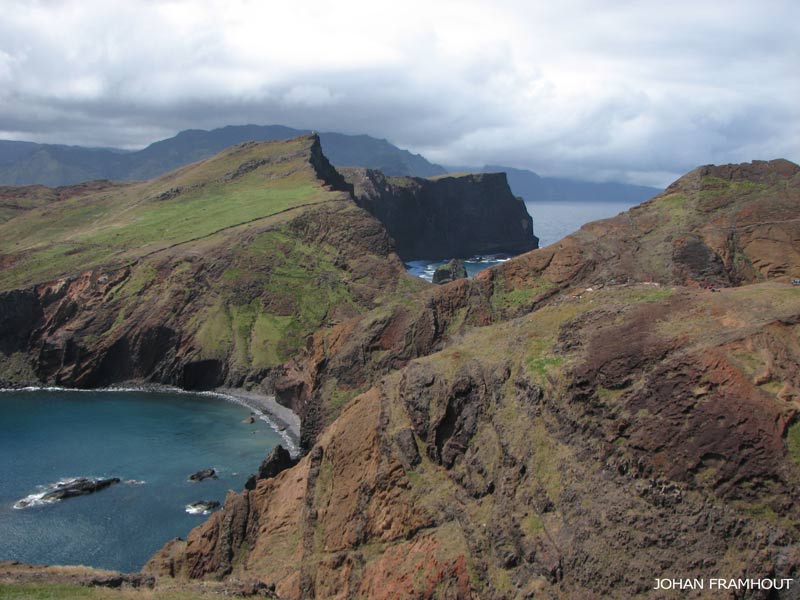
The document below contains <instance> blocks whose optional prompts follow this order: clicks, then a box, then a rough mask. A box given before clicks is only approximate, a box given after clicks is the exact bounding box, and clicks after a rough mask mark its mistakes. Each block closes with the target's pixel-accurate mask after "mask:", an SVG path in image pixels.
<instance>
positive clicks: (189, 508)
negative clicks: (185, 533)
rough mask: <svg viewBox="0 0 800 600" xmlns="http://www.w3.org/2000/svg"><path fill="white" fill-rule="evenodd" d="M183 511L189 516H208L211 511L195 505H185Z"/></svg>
mask: <svg viewBox="0 0 800 600" xmlns="http://www.w3.org/2000/svg"><path fill="white" fill-rule="evenodd" d="M185 510H186V512H187V513H189V514H190V515H210V514H211V510H210V509H208V508H206V507H205V506H198V505H197V504H187V505H186V507H185Z"/></svg>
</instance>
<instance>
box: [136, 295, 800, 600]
mask: <svg viewBox="0 0 800 600" xmlns="http://www.w3.org/2000/svg"><path fill="white" fill-rule="evenodd" d="M661 292H662V290H661V289H659V288H656V287H653V286H645V285H640V286H623V287H617V288H608V289H606V290H603V291H600V292H596V293H589V294H586V295H585V296H584V297H583V298H580V299H578V298H575V299H571V300H565V301H564V302H562V303H561V304H558V305H556V306H551V307H547V308H543V309H540V310H539V311H536V312H535V313H533V314H531V315H528V316H525V317H520V318H517V319H513V320H511V321H509V322H507V323H499V324H497V325H494V326H491V327H484V328H478V329H475V330H473V331H472V332H470V333H468V334H466V335H465V336H464V337H463V338H462V339H461V340H460V341H458V342H453V343H451V344H449V345H448V346H447V347H446V348H445V349H444V350H442V351H441V352H438V353H434V354H432V355H430V356H428V357H424V358H418V359H416V360H412V361H411V362H409V363H408V364H407V365H406V366H405V367H404V368H403V369H401V370H399V371H398V372H395V373H392V374H390V375H388V376H387V377H385V378H384V379H383V380H381V381H380V382H379V383H378V384H377V385H375V386H374V387H373V388H372V389H370V390H369V391H368V392H367V393H365V394H363V395H361V396H359V397H358V398H357V399H355V400H353V401H352V402H351V403H350V404H349V405H348V406H347V407H346V408H345V409H344V411H343V412H342V414H341V415H340V416H339V418H338V419H336V421H334V423H333V424H332V425H330V426H329V427H328V428H327V429H325V431H324V432H323V433H322V434H321V435H320V436H319V440H318V442H317V444H316V445H315V446H314V447H313V448H312V449H311V451H310V452H309V454H308V455H307V456H306V457H305V458H304V459H303V460H302V461H301V463H300V464H299V465H298V466H297V467H294V468H292V469H289V470H287V471H283V472H282V473H280V475H278V476H277V477H276V478H274V479H267V480H262V481H261V482H259V483H258V485H257V487H256V490H255V492H244V493H243V494H242V495H239V496H232V497H230V498H229V500H228V502H227V504H226V507H225V509H224V510H223V511H222V512H221V513H219V514H218V515H215V517H214V518H213V519H212V520H211V521H209V523H207V524H205V525H203V526H202V527H200V528H198V529H197V530H195V531H194V532H193V533H192V534H191V535H190V537H189V539H188V541H187V543H186V546H185V548H184V547H183V546H182V545H180V544H176V545H173V546H172V547H169V548H167V549H165V551H164V553H163V554H162V555H160V556H159V557H158V558H157V559H156V560H154V562H153V563H152V564H151V570H153V571H155V572H161V573H164V572H169V571H168V570H166V571H165V570H164V569H163V567H161V566H159V565H163V563H164V562H165V557H168V558H167V559H166V560H167V562H168V563H169V564H172V565H178V566H177V567H173V569H172V570H173V571H174V572H179V573H180V572H183V573H187V574H188V575H190V576H192V577H211V578H216V577H219V576H231V577H234V578H258V579H261V580H263V581H265V582H267V583H273V582H274V583H276V584H277V586H278V587H277V590H278V593H279V594H280V595H281V596H282V597H287V598H310V597H319V598H327V597H340V598H367V597H377V598H391V597H408V598H430V597H439V598H464V597H479V598H508V597H519V598H524V597H530V596H531V595H534V596H542V597H554V598H555V597H563V596H565V595H566V596H569V597H575V598H591V597H598V596H600V597H626V598H629V597H647V594H648V593H649V588H650V587H652V578H653V577H654V576H657V575H659V574H662V573H671V572H673V571H675V572H680V573H681V574H684V575H685V576H686V577H710V576H721V577H743V576H748V577H762V576H763V577H766V576H775V577H787V576H792V575H791V574H792V573H794V572H795V569H797V568H799V567H800V537H798V533H797V531H796V528H795V527H794V525H792V523H796V522H797V518H798V516H800V515H798V513H797V506H799V504H798V503H797V500H798V499H800V498H798V496H799V495H800V493H799V490H800V488H798V483H800V465H798V463H797V462H795V459H793V458H792V457H791V456H790V455H789V453H788V452H787V450H786V446H785V443H784V436H785V432H786V428H787V426H788V424H789V423H791V422H793V420H794V419H796V415H797V410H798V406H800V404H798V400H799V399H800V388H798V381H797V372H798V367H799V366H800V344H798V338H797V319H798V315H800V295H798V294H797V293H796V291H795V290H794V289H793V288H791V287H790V286H786V285H782V284H779V283H768V284H757V285H754V286H745V287H742V288H736V289H730V290H725V291H723V292H719V293H712V292H710V291H704V290H692V289H689V288H683V289H677V290H675V291H670V292H669V293H668V294H662V293H661ZM642 297H644V300H642V299H641V298H642ZM637 298H639V299H637ZM732 315H736V316H737V320H733V319H732V318H731V317H732ZM699 323H703V324H704V328H700V327H698V324H699ZM705 328H707V330H708V331H710V332H713V334H709V333H708V332H707V331H706V330H705ZM548 344H552V347H550V346H548ZM767 350H768V353H767ZM754 356H757V357H760V358H758V359H757V361H756V362H753V360H754V359H753V358H752V357H754ZM470 357H472V358H470ZM777 357H780V360H779V361H778V360H777ZM759 365H763V366H759ZM767 365H771V366H770V367H769V369H768V370H769V372H770V375H769V380H767V375H766V371H765V369H767ZM778 365H780V366H778ZM769 382H773V383H775V384H780V385H770V383H769ZM259 491H261V495H257V496H254V493H256V494H258V493H259ZM279 494H281V495H280V496H279ZM245 513H246V514H247V515H248V516H247V525H246V527H245V529H246V531H247V532H248V533H247V535H249V536H252V537H247V539H246V541H245V543H243V544H240V545H239V546H238V548H239V550H238V552H239V554H236V552H237V551H234V554H233V556H232V557H230V558H225V557H228V556H229V551H228V548H230V547H232V545H233V546H235V545H236V540H238V539H240V534H239V533H238V532H239V531H241V530H242V526H240V525H238V524H239V523H241V520H240V517H239V516H237V515H241V514H245ZM227 523H230V524H231V525H230V526H228V525H227ZM276 527H283V528H285V529H281V530H280V531H281V533H280V534H278V533H274V532H273V528H276ZM292 528H296V529H294V530H293V529H292ZM290 531H292V532H293V533H292V535H293V537H292V538H291V539H292V540H293V541H292V544H293V545H292V546H291V548H287V547H286V543H287V542H286V541H282V540H285V539H286V538H287V537H288V536H289V535H290V534H289V532H290ZM219 548H221V549H222V551H221V552H222V554H221V555H220V551H219V550H218V549H219ZM219 556H222V558H215V557H219ZM289 557H291V558H289ZM170 561H171V562H170ZM665 576H666V575H665Z"/></svg>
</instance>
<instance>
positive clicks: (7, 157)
mask: <svg viewBox="0 0 800 600" xmlns="http://www.w3.org/2000/svg"><path fill="white" fill-rule="evenodd" d="M306 133H309V130H301V129H292V128H291V127H283V126H281V125H266V126H259V125H235V126H228V127H222V128H220V129H212V130H211V131H206V130H202V129H189V130H186V131H181V132H180V133H179V134H177V135H176V136H175V137H171V138H168V139H166V140H161V141H159V142H155V143H153V144H150V145H149V146H147V147H146V148H144V149H142V150H139V151H137V152H125V151H120V150H117V149H113V148H84V147H81V146H63V145H55V144H36V143H32V142H15V141H6V140H0V184H2V185H29V184H34V183H39V184H43V185H49V186H59V185H70V184H74V183H79V182H82V181H87V180H91V179H112V180H118V181H139V180H144V179H151V178H153V177H157V176H159V175H162V174H163V173H166V172H168V171H171V170H173V169H176V168H177V167H180V166H183V165H185V164H188V163H191V162H194V161H197V160H201V159H204V158H208V157H210V156H213V155H215V154H217V153H219V152H221V151H222V150H225V149H226V148H229V147H230V146H233V145H234V144H239V143H241V142H247V141H276V140H285V139H290V138H294V137H297V136H298V135H303V134H306ZM319 135H320V140H321V142H322V147H323V152H324V153H325V155H326V156H327V157H328V158H329V160H330V161H331V162H332V163H333V164H334V165H336V166H342V167H349V166H361V167H369V168H373V169H379V170H380V171H383V172H384V173H386V174H387V175H413V176H416V177H431V176H433V175H441V174H443V173H445V169H444V168H443V167H440V166H439V165H435V164H433V163H430V162H428V161H427V160H426V159H425V158H423V157H422V156H420V155H419V154H412V153H411V152H409V151H408V150H403V149H401V148H398V147H397V146H394V145H392V144H390V143H389V142H388V141H386V140H381V139H377V138H373V137H370V136H368V135H345V134H341V133H321V134H319Z"/></svg>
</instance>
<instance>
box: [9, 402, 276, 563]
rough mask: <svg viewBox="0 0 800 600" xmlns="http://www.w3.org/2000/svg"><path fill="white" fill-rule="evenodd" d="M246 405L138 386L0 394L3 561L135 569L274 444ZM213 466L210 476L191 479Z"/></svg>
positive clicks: (237, 485)
mask: <svg viewBox="0 0 800 600" xmlns="http://www.w3.org/2000/svg"><path fill="white" fill-rule="evenodd" d="M250 413H251V411H250V409H248V408H246V407H244V406H239V405H237V404H234V403H232V402H228V401H225V400H223V399H221V398H217V397H214V396H207V395H193V394H181V393H172V392H151V391H147V392H143V391H116V390H115V391H109V390H105V391H91V392H88V391H65V390H58V391H45V390H31V391H3V392H2V393H0V456H2V461H0V560H18V561H21V562H27V563H34V564H83V565H87V566H92V567H99V568H106V569H115V570H120V571H135V570H138V569H140V568H141V567H142V566H143V565H144V563H145V562H146V561H147V559H148V558H149V557H150V556H151V555H152V554H153V553H154V552H156V551H157V550H158V549H159V548H161V546H163V544H164V543H165V542H167V541H168V540H170V539H172V538H174V537H185V536H186V535H187V534H188V532H189V531H190V530H191V529H192V528H193V527H194V526H196V525H198V524H199V523H201V522H202V519H204V518H206V517H203V516H198V515H193V514H188V513H187V512H186V506H187V505H188V504H191V503H193V502H197V501H203V500H205V501H218V502H223V501H224V499H225V494H226V492H227V490H229V489H232V490H236V491H239V490H241V489H242V487H243V485H244V483H245V481H246V480H247V477H248V475H249V474H250V473H253V472H255V471H256V470H257V469H258V466H259V464H260V463H261V461H262V460H263V458H264V457H265V456H266V455H267V453H268V452H269V450H270V449H272V448H273V447H274V446H276V445H277V444H278V443H280V442H281V438H280V437H279V435H278V434H277V433H276V432H275V431H274V430H273V428H272V427H271V426H270V424H269V423H268V422H266V421H264V420H260V419H256V420H255V422H254V423H246V422H243V421H244V420H247V418H248V416H249V415H250ZM207 467H213V468H214V469H215V470H216V471H217V473H218V478H217V479H206V480H205V481H202V482H190V481H189V480H188V477H189V475H191V474H192V473H195V472H196V471H198V470H200V469H203V468H207ZM76 477H97V478H101V477H102V478H110V477H118V478H120V483H118V484H115V485H111V486H109V487H107V488H105V489H103V490H101V491H98V492H95V493H93V494H90V495H85V496H80V497H75V498H69V499H64V500H60V501H57V502H54V503H52V504H47V505H34V506H29V507H27V508H22V509H19V508H14V505H15V503H17V502H18V501H19V500H20V499H22V498H26V497H29V496H31V495H32V494H37V493H41V492H42V491H43V490H44V489H45V488H44V487H42V486H47V485H48V484H54V483H56V482H59V481H64V480H67V479H70V478H76Z"/></svg>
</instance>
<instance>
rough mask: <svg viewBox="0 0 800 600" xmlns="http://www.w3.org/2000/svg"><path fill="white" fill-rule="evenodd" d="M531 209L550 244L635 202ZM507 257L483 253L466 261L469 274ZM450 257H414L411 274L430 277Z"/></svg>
mask: <svg viewBox="0 0 800 600" xmlns="http://www.w3.org/2000/svg"><path fill="white" fill-rule="evenodd" d="M525 206H526V207H527V208H528V213H529V214H530V215H531V217H533V231H534V233H535V234H536V235H537V236H538V238H539V246H540V247H544V246H549V245H550V244H552V243H554V242H557V241H558V240H560V239H561V238H563V237H565V236H567V235H569V234H570V233H572V232H574V231H577V230H578V229H580V228H581V225H584V224H586V223H590V222H592V221H597V220H599V219H607V218H609V217H614V216H616V215H618V214H619V213H621V212H624V211H626V210H628V209H629V208H631V207H632V206H635V205H634V204H631V203H628V202H595V201H587V202H562V201H559V202H526V203H525ZM507 259H508V257H504V256H480V257H471V258H470V259H468V260H466V261H464V265H465V266H466V268H467V274H468V275H470V276H472V275H474V274H475V273H477V272H479V271H482V270H483V269H487V268H489V267H491V266H494V265H496V264H498V263H500V262H502V261H503V260H507ZM446 262H447V261H445V260H443V261H428V260H415V261H412V262H409V263H407V267H408V271H409V273H411V274H412V275H416V276H417V277H422V278H423V279H427V280H428V281H430V280H431V279H432V278H433V272H434V271H435V270H436V267H438V266H439V265H443V264H444V263H446Z"/></svg>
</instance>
